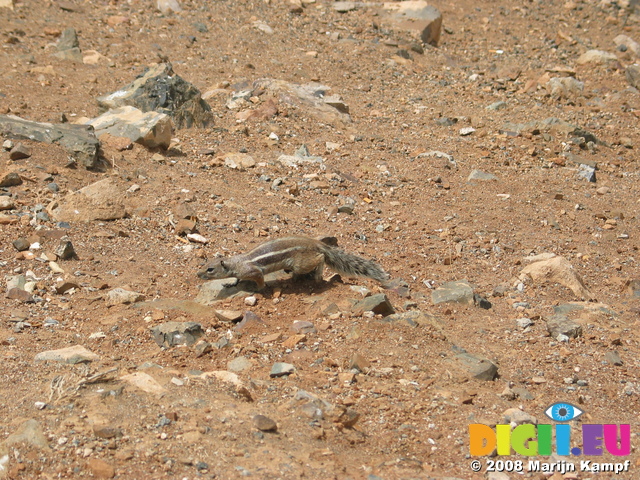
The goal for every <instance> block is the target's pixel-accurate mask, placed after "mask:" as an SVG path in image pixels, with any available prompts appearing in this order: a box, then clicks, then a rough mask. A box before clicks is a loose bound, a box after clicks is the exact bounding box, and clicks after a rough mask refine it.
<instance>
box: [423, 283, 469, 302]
mask: <svg viewBox="0 0 640 480" xmlns="http://www.w3.org/2000/svg"><path fill="white" fill-rule="evenodd" d="M431 301H432V302H433V304H434V305H438V304H440V303H460V304H463V305H473V304H474V293H473V288H471V285H469V282H467V281H466V280H458V281H454V282H447V283H444V284H442V286H440V287H438V288H436V289H435V290H433V291H432V292H431Z"/></svg>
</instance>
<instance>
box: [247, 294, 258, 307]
mask: <svg viewBox="0 0 640 480" xmlns="http://www.w3.org/2000/svg"><path fill="white" fill-rule="evenodd" d="M256 303H258V299H257V298H256V297H255V296H254V295H251V296H249V297H245V299H244V304H245V305H248V306H249V307H254V306H255V305H256Z"/></svg>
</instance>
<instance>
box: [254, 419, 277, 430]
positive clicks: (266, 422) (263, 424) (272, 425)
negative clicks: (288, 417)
mask: <svg viewBox="0 0 640 480" xmlns="http://www.w3.org/2000/svg"><path fill="white" fill-rule="evenodd" d="M253 424H254V425H255V427H256V428H257V429H258V430H260V431H262V432H275V431H276V430H278V424H277V423H276V422H275V420H272V419H270V418H269V417H265V416H264V415H255V416H254V417H253Z"/></svg>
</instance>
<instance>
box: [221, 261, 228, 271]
mask: <svg viewBox="0 0 640 480" xmlns="http://www.w3.org/2000/svg"><path fill="white" fill-rule="evenodd" d="M220 265H221V266H222V268H224V269H225V270H229V269H228V268H227V266H226V265H225V264H224V260H220Z"/></svg>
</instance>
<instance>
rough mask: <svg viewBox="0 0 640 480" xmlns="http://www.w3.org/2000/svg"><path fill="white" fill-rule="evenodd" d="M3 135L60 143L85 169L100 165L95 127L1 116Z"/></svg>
mask: <svg viewBox="0 0 640 480" xmlns="http://www.w3.org/2000/svg"><path fill="white" fill-rule="evenodd" d="M0 136H4V137H11V138H24V139H29V140H34V141H37V142H44V143H57V144H59V145H61V146H62V147H64V148H65V149H66V150H67V151H68V152H69V153H70V155H71V156H72V157H73V158H74V159H75V160H76V161H77V162H79V163H81V164H82V165H84V166H85V167H86V168H88V169H92V168H96V167H97V165H98V150H99V147H100V143H99V142H98V139H97V138H96V136H95V135H94V133H93V128H92V127H89V126H86V125H72V124H52V123H41V122H32V121H29V120H24V119H22V118H19V117H16V116H14V115H0Z"/></svg>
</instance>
